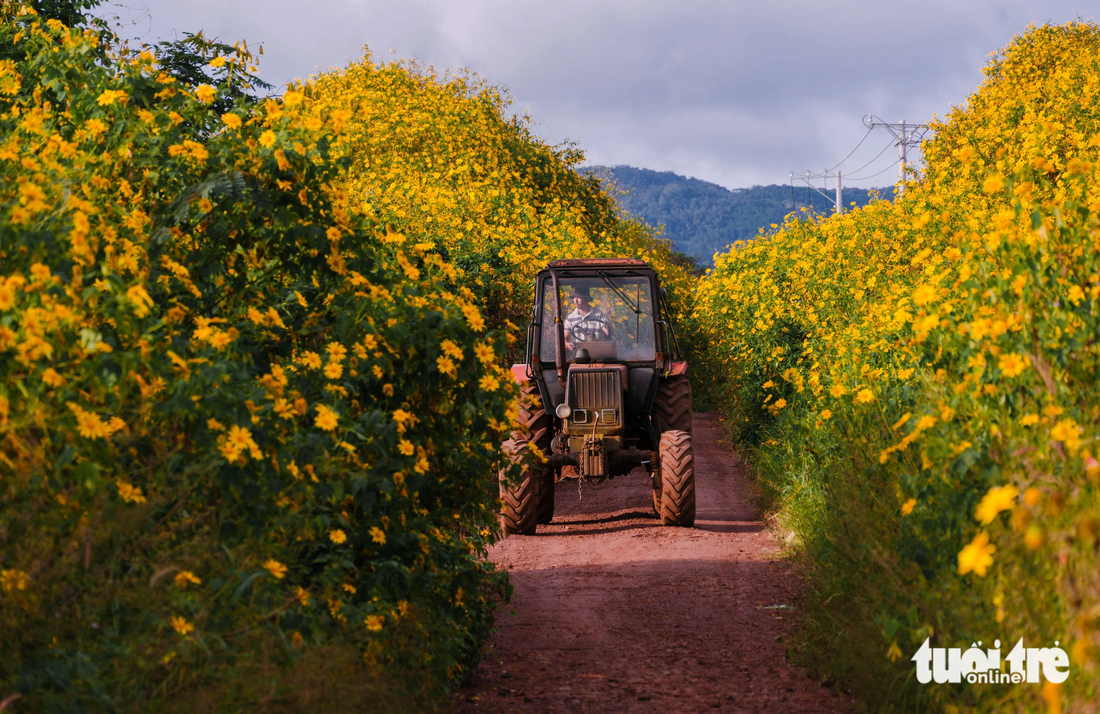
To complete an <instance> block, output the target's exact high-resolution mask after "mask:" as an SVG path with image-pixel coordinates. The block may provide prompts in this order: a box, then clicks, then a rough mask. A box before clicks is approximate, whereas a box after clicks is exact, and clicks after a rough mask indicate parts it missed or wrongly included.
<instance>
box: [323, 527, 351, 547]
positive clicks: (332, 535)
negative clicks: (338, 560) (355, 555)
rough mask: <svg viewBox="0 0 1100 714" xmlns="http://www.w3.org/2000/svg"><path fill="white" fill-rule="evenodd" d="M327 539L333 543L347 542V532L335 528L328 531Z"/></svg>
mask: <svg viewBox="0 0 1100 714" xmlns="http://www.w3.org/2000/svg"><path fill="white" fill-rule="evenodd" d="M328 539H329V540H331V541H332V542H333V543H336V544H337V545H340V544H341V543H346V542H347V540H348V535H347V533H344V531H342V530H340V529H339V528H337V529H335V530H331V531H329V532H328Z"/></svg>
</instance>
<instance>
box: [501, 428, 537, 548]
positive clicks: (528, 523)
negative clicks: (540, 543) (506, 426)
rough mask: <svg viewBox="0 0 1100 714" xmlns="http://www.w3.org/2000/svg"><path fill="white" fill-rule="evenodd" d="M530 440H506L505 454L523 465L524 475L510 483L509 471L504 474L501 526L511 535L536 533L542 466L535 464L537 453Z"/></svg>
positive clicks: (502, 476) (502, 481) (502, 478)
mask: <svg viewBox="0 0 1100 714" xmlns="http://www.w3.org/2000/svg"><path fill="white" fill-rule="evenodd" d="M527 443H528V442H527V441H526V440H525V439H519V440H516V439H509V440H508V441H505V442H504V447H503V448H504V453H506V454H508V457H509V458H510V459H511V461H512V463H513V464H517V463H519V464H523V475H522V476H521V477H520V479H519V480H518V481H512V482H509V481H508V480H507V479H506V476H507V470H504V471H501V473H500V500H501V502H502V508H501V512H500V526H501V528H503V529H504V532H505V533H507V534H508V535H534V534H535V525H536V523H537V521H538V508H539V476H540V475H541V469H540V468H538V467H537V465H534V464H532V458H533V454H531V452H530V450H529V449H528V447H527Z"/></svg>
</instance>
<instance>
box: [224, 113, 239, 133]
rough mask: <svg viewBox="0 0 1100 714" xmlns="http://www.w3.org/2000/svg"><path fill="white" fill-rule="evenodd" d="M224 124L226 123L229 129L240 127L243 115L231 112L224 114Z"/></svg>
mask: <svg viewBox="0 0 1100 714" xmlns="http://www.w3.org/2000/svg"><path fill="white" fill-rule="evenodd" d="M222 124H225V126H226V128H227V129H233V130H235V129H240V128H241V117H240V115H238V114H234V113H233V112H229V113H228V114H222Z"/></svg>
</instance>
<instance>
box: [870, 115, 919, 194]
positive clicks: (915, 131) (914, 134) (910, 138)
mask: <svg viewBox="0 0 1100 714" xmlns="http://www.w3.org/2000/svg"><path fill="white" fill-rule="evenodd" d="M863 125H864V126H865V127H867V128H868V129H874V128H875V127H880V126H881V127H883V128H885V129H886V130H888V131H889V132H890V133H891V134H893V135H894V138H895V139H897V147H898V183H899V186H898V193H901V192H902V191H903V190H904V188H903V187H902V185H900V184H901V182H902V181H904V180H905V165H906V163H907V161H908V150H909V147H913V148H916V147H919V146H920V143H921V141H923V140H924V135H925V134H927V133H928V125H927V124H906V123H905V120H904V119H902V120H901V121H900V122H898V123H897V124H891V123H890V122H886V121H883V120H882V119H880V118H879V117H877V116H875V115H874V114H868V115H867V116H865V117H863Z"/></svg>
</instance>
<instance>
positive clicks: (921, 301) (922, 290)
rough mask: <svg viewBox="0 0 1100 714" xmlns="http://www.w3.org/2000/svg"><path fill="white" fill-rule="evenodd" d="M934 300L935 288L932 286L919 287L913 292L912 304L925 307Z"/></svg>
mask: <svg viewBox="0 0 1100 714" xmlns="http://www.w3.org/2000/svg"><path fill="white" fill-rule="evenodd" d="M935 299H936V287H935V286H934V285H927V284H926V285H921V286H920V287H918V288H917V289H916V290H914V291H913V302H914V303H915V304H917V305H927V304H928V303H930V302H932V301H933V300H935Z"/></svg>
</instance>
